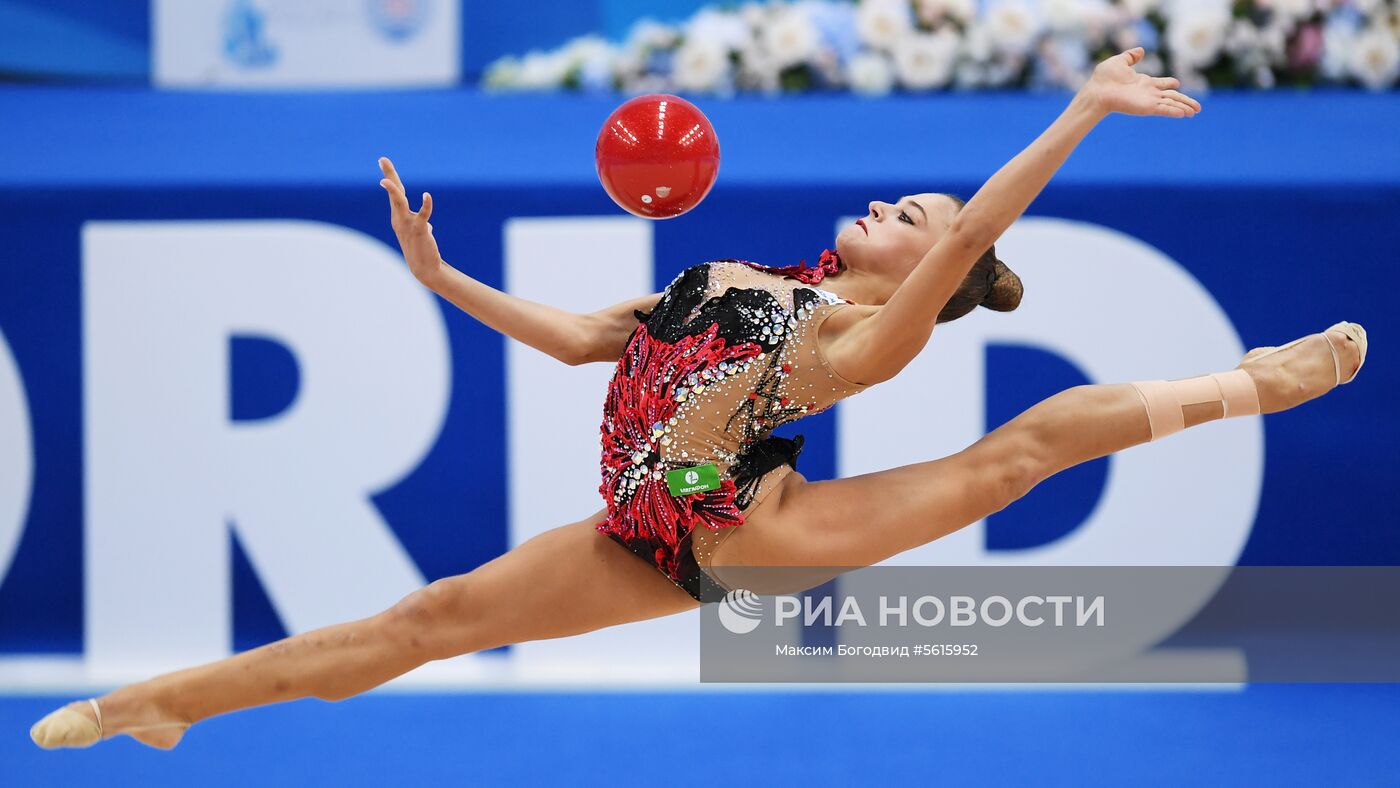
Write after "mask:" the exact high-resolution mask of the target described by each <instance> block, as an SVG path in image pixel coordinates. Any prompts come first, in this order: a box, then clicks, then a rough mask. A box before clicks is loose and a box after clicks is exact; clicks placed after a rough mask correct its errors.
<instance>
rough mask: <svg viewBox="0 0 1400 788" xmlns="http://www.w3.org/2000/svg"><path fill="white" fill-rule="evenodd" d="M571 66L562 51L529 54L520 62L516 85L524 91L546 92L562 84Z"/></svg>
mask: <svg viewBox="0 0 1400 788" xmlns="http://www.w3.org/2000/svg"><path fill="white" fill-rule="evenodd" d="M570 66H571V64H570V62H569V59H568V58H567V57H566V56H565V55H564V52H563V50H560V51H557V52H530V53H528V54H527V55H525V59H524V60H522V61H520V74H519V78H518V82H517V84H518V85H519V86H520V87H521V88H524V89H525V90H548V89H551V88H557V87H559V86H561V85H563V83H564V77H565V76H567V75H568V73H569V68H570Z"/></svg>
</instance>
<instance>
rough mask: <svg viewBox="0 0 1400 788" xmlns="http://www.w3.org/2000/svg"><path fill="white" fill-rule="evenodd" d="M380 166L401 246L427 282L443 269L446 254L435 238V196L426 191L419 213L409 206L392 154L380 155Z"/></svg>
mask: <svg viewBox="0 0 1400 788" xmlns="http://www.w3.org/2000/svg"><path fill="white" fill-rule="evenodd" d="M379 169H381V170H383V171H384V178H383V179H382V180H380V181H379V185H380V186H383V187H384V190H385V191H387V192H389V210H390V216H389V222H390V224H392V225H393V227H394V235H396V236H398V238H399V248H400V249H402V250H403V258H404V260H406V261H408V270H410V271H412V272H413V275H414V276H415V277H417V278H418V281H420V282H422V283H423V284H429V282H430V281H431V280H432V279H433V278H434V277H436V276H437V275H438V274H439V273H441V272H442V268H443V265H444V263H443V261H442V255H441V254H439V252H438V245H437V241H436V240H435V239H434V238H433V226H432V225H431V224H429V223H428V219H429V217H431V216H432V215H433V196H432V195H431V194H428V193H427V192H423V207H422V208H421V209H419V211H418V212H417V213H414V212H413V210H412V209H410V208H409V207H408V196H407V195H406V194H405V193H404V188H403V181H401V180H399V173H398V172H397V171H396V170H395V169H394V163H393V162H391V161H389V159H388V157H386V156H381V157H379Z"/></svg>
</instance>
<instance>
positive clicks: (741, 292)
mask: <svg viewBox="0 0 1400 788" xmlns="http://www.w3.org/2000/svg"><path fill="white" fill-rule="evenodd" d="M841 265H842V264H841V262H840V258H839V257H837V256H836V254H835V253H834V252H831V251H827V252H824V253H823V254H822V258H821V264H820V265H819V266H817V267H815V268H808V267H806V264H805V263H803V264H802V265H801V266H788V267H786V268H769V267H765V266H761V265H757V264H755V263H749V262H744V261H739V260H719V261H714V262H707V263H701V264H698V265H694V266H691V267H689V268H687V269H685V270H684V271H682V272H681V273H680V274H678V275H677V276H676V277H675V278H674V279H673V280H672V281H671V283H670V284H669V285H667V286H666V289H665V290H664V291H663V293H662V296H661V299H660V301H658V302H657V304H656V306H655V307H654V308H653V309H652V311H651V312H650V313H646V312H642V311H640V310H638V311H637V312H636V313H635V314H636V317H637V319H638V321H639V322H638V324H637V327H636V329H635V330H634V331H633V333H632V335H631V336H630V337H629V339H628V342H627V346H626V349H625V350H624V351H623V353H622V355H621V357H620V358H619V359H618V362H617V367H616V369H615V370H614V372H613V376H612V379H611V380H610V382H609V384H608V393H607V398H606V400H605V402H604V406H603V422H602V425H601V428H600V432H601V443H602V463H601V465H602V483H601V484H600V485H599V487H598V492H599V493H600V494H601V495H602V496H603V500H604V501H605V502H606V504H607V512H608V513H607V517H606V519H604V520H603V521H602V522H599V523H597V524H596V526H595V527H596V528H597V530H598V531H600V532H602V533H605V534H607V535H608V536H610V537H612V539H614V540H615V541H617V542H618V543H619V544H621V545H622V546H624V547H626V548H627V549H628V550H630V551H631V552H633V553H634V554H636V555H637V556H639V557H641V558H642V559H643V560H645V561H647V562H648V563H650V564H652V565H653V566H655V567H656V568H657V569H659V570H660V571H661V572H662V573H663V574H665V575H666V577H668V578H669V579H670V580H671V582H673V583H675V584H676V585H677V586H679V587H681V588H682V589H684V590H685V591H686V592H687V593H689V594H690V595H691V596H692V597H694V598H695V599H696V600H698V601H700V602H713V601H717V600H719V599H721V598H723V596H724V594H725V593H726V590H727V589H726V588H725V587H724V586H723V585H721V584H720V583H718V582H717V581H716V580H715V579H714V578H713V577H711V576H710V574H709V573H708V572H707V571H706V567H708V565H709V564H708V559H709V557H710V556H711V555H712V554H713V550H714V547H715V546H717V545H718V542H719V539H718V538H715V537H714V536H704V535H702V538H700V539H696V538H695V537H694V534H695V532H696V529H697V528H704V529H707V531H709V532H711V533H712V534H717V533H718V532H721V531H724V530H725V529H733V528H736V527H739V526H741V525H742V524H743V523H744V520H745V517H746V515H747V514H748V513H749V512H751V511H753V509H754V508H756V507H757V506H758V505H759V504H760V503H761V502H762V501H763V499H764V498H765V497H766V496H767V495H768V493H770V492H772V491H773V490H774V489H775V488H776V487H777V485H778V484H779V483H780V482H781V481H782V480H783V478H784V477H786V476H787V475H788V474H789V473H791V472H792V471H794V470H796V468H797V456H798V454H799V453H800V452H801V450H802V442H803V437H802V436H801V435H797V436H796V437H795V438H793V439H788V438H783V437H779V436H773V435H770V433H771V432H772V430H773V429H774V428H775V427H778V426H781V425H783V424H787V423H789V422H792V421H796V420H798V419H800V418H802V417H804V416H809V415H811V414H813V413H820V412H822V411H824V410H826V409H828V408H830V407H831V406H832V405H834V404H835V403H836V402H837V401H839V400H841V399H844V398H845V397H848V396H851V395H852V394H855V393H858V392H860V391H862V390H864V389H865V388H867V387H868V384H863V383H857V382H854V381H850V380H847V379H845V378H843V377H841V376H840V375H839V374H837V373H836V372H835V370H833V369H832V368H831V365H830V364H829V363H828V362H827V359H826V358H825V356H824V355H823V354H822V352H821V349H820V347H819V346H818V344H817V332H818V330H819V329H820V327H821V324H822V322H823V321H824V320H825V319H826V318H828V317H830V316H831V315H832V314H833V313H835V312H836V311H838V310H840V309H843V308H845V307H847V306H850V305H851V304H853V303H854V302H851V301H848V300H846V299H843V298H841V297H839V296H837V295H836V294H835V293H832V292H830V291H827V290H824V289H822V288H820V287H817V286H816V284H818V283H820V281H821V280H822V278H823V276H824V275H826V274H828V273H835V272H837V271H839V270H841ZM710 463H713V464H714V466H715V470H717V471H718V479H719V486H718V487H716V488H714V489H710V490H706V491H702V492H693V493H689V494H679V495H677V494H672V491H671V487H670V486H669V485H668V483H667V479H666V472H667V471H672V470H676V469H682V468H686V469H689V468H695V467H696V466H703V465H706V464H710ZM681 476H684V474H681ZM692 478H693V477H692ZM681 489H684V488H681ZM723 536H728V532H725V533H724V534H723ZM720 538H722V537H720Z"/></svg>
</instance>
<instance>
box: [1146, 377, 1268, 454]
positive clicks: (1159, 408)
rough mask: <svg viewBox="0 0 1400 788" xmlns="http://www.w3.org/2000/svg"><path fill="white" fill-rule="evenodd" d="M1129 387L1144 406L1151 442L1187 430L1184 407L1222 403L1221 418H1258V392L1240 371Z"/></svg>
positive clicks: (1248, 378) (1150, 382)
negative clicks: (1133, 389) (1222, 411)
mask: <svg viewBox="0 0 1400 788" xmlns="http://www.w3.org/2000/svg"><path fill="white" fill-rule="evenodd" d="M1132 386H1133V388H1135V389H1137V393H1138V394H1139V395H1140V396H1141V397H1142V402H1143V404H1144V405H1146V406H1147V422H1148V424H1149V425H1150V427H1151V429H1152V438H1151V440H1154V441H1155V440H1158V439H1160V438H1165V437H1166V436H1168V435H1171V434H1172V433H1173V432H1180V431H1182V430H1183V429H1185V428H1186V414H1185V408H1186V406H1187V405H1199V404H1202V403H1206V402H1219V403H1222V404H1223V406H1224V408H1225V413H1224V415H1222V416H1221V418H1230V417H1231V416H1257V415H1259V391H1258V389H1256V388H1255V387H1254V379H1253V378H1251V377H1250V376H1249V373H1248V372H1245V371H1244V370H1242V369H1235V370H1231V371H1229V372H1217V373H1215V374H1213V375H1202V376H1200V377H1198V378H1187V379H1186V380H1143V381H1137V382H1135V383H1133V384H1132Z"/></svg>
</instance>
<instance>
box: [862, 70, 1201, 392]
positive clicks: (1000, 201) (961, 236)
mask: <svg viewBox="0 0 1400 788" xmlns="http://www.w3.org/2000/svg"><path fill="white" fill-rule="evenodd" d="M1143 54H1144V51H1143V49H1142V48H1141V47H1135V48H1133V49H1130V50H1127V51H1126V52H1122V53H1120V54H1117V55H1114V56H1113V57H1111V58H1108V59H1107V60H1105V61H1103V62H1102V63H1100V64H1099V65H1098V66H1097V67H1095V69H1094V74H1093V77H1092V78H1090V79H1089V80H1088V82H1086V83H1085V85H1084V87H1083V88H1081V89H1080V90H1079V92H1078V93H1077V94H1075V96H1074V99H1073V100H1072V101H1071V102H1070V105H1069V106H1068V107H1067V108H1066V109H1065V110H1064V112H1063V113H1061V114H1060V116H1059V117H1058V118H1056V119H1055V122H1054V123H1052V124H1051V125H1050V127H1049V128H1048V129H1046V130H1045V132H1043V133H1042V134H1041V135H1040V136H1039V137H1038V138H1036V140H1035V141H1034V142H1032V143H1031V144H1030V146H1029V147H1027V148H1026V149H1025V150H1023V151H1021V153H1019V154H1017V156H1016V157H1015V158H1014V159H1012V160H1011V161H1010V162H1009V163H1007V164H1006V165H1005V166H1003V167H1002V168H1001V169H1000V170H998V171H997V172H996V174H995V175H993V176H992V177H991V178H990V179H988V181H987V182H986V183H985V184H983V186H982V188H981V189H979V190H978V191H977V194H975V195H974V196H973V198H972V199H971V200H969V201H968V203H967V205H966V206H964V207H963V209H962V210H961V211H959V212H958V215H957V218H956V219H954V221H953V224H952V226H951V227H950V228H949V230H948V232H947V233H945V234H944V235H943V237H942V238H941V239H939V241H938V243H937V244H935V245H934V246H933V248H932V249H930V250H929V251H928V252H927V253H925V254H924V257H923V259H922V260H920V262H919V264H918V265H917V266H916V267H915V268H914V270H913V271H911V272H910V274H909V276H908V277H906V278H905V280H904V282H903V283H902V284H901V285H900V286H899V288H898V289H897V290H896V291H895V292H894V294H893V295H891V296H890V298H889V300H888V301H886V302H885V303H884V304H883V305H882V306H881V307H880V309H879V311H877V312H875V313H873V314H872V315H870V316H869V317H868V318H866V319H864V320H862V321H860V322H859V323H856V324H853V325H852V326H851V327H850V328H849V329H848V330H847V331H845V332H844V334H843V335H842V337H841V339H840V342H839V343H840V345H841V346H842V347H841V349H840V351H839V354H840V356H841V358H843V359H850V362H849V363H848V364H847V365H846V366H847V367H848V369H847V372H846V374H847V375H849V376H851V377H852V379H854V380H863V381H872V382H880V381H884V380H888V379H890V378H892V377H894V376H895V375H896V374H898V372H899V371H900V370H901V369H903V368H904V366H905V365H906V364H908V363H909V362H910V361H911V360H912V359H913V358H914V357H915V356H917V355H918V354H919V351H920V350H922V349H923V347H924V345H925V344H926V343H927V342H928V339H929V336H930V335H931V334H932V332H933V327H934V323H935V322H936V321H937V318H938V313H939V311H940V310H942V308H943V306H944V305H945V304H947V303H948V300H949V299H950V298H952V297H953V294H954V293H955V292H957V289H958V286H959V285H960V284H961V283H962V281H963V278H964V277H966V276H967V272H968V271H969V270H970V269H971V268H972V265H973V264H974V263H975V262H977V258H979V257H980V256H981V255H982V253H983V252H985V251H986V250H987V248H988V247H989V246H991V245H992V244H993V243H995V242H996V239H997V238H999V237H1000V236H1001V234H1002V233H1003V232H1005V231H1006V228H1008V227H1010V226H1011V223H1012V222H1014V221H1015V220H1016V219H1017V217H1019V216H1020V215H1021V214H1022V213H1023V212H1024V211H1025V210H1026V208H1027V207H1028V206H1029V205H1030V203H1031V201H1032V200H1034V199H1035V198H1036V195H1038V194H1040V191H1041V189H1043V188H1044V187H1045V184H1046V183H1047V182H1049V180H1050V177H1051V176H1052V175H1054V174H1055V171H1056V170H1058V169H1059V168H1060V165H1062V164H1064V162H1065V160H1066V159H1067V158H1068V157H1069V154H1070V152H1071V151H1073V150H1074V148H1075V146H1077V145H1078V144H1079V141H1080V140H1082V139H1084V137H1085V136H1086V135H1087V134H1088V133H1089V132H1090V131H1091V130H1092V129H1093V128H1094V126H1096V125H1098V122H1099V121H1100V120H1102V119H1103V118H1105V117H1107V116H1108V115H1109V114H1111V113H1113V112H1121V113H1123V114H1128V115H1158V116H1163V117H1171V118H1183V117H1190V116H1192V115H1195V114H1196V113H1197V112H1198V111H1200V104H1199V103H1198V102H1197V101H1196V100H1195V99H1193V98H1191V97H1189V96H1186V95H1185V94H1182V93H1180V92H1178V91H1176V90H1175V89H1174V88H1176V87H1178V86H1179V85H1180V84H1181V83H1180V82H1179V81H1178V80H1176V79H1175V78H1172V77H1151V76H1148V75H1146V74H1139V73H1137V72H1136V71H1134V70H1133V65H1134V64H1136V63H1137V62H1138V61H1139V60H1141V59H1142V57H1143Z"/></svg>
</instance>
